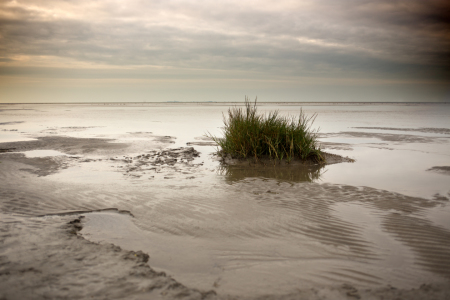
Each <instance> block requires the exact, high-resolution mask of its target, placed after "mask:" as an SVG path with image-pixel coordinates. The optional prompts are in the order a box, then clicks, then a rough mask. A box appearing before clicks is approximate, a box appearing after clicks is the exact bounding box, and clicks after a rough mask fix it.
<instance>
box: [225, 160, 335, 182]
mask: <svg viewBox="0 0 450 300" xmlns="http://www.w3.org/2000/svg"><path fill="white" fill-rule="evenodd" d="M324 167H325V165H310V166H304V165H298V164H297V165H293V166H291V165H284V166H280V165H275V166H273V165H228V164H221V165H220V166H219V167H218V169H217V173H218V174H219V175H222V176H224V177H225V181H226V182H227V183H229V184H232V183H235V182H238V181H241V180H243V179H246V178H252V177H256V178H270V179H276V180H278V181H289V182H305V181H306V182H316V181H318V180H320V177H321V176H322V175H323V174H324V173H325V172H326V170H324Z"/></svg>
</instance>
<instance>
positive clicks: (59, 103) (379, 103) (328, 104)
mask: <svg viewBox="0 0 450 300" xmlns="http://www.w3.org/2000/svg"><path fill="white" fill-rule="evenodd" d="M186 104H197V105H213V106H215V105H218V106H220V105H237V106H242V105H243V103H242V101H233V102H212V101H211V102H210V101H206V102H192V101H191V102H181V101H180V102H175V101H167V102H158V101H155V102H41V103H33V102H21V103H0V105H108V106H132V105H140V106H152V105H158V106H159V105H186ZM441 104H444V105H450V102H301V101H298V102H264V101H261V102H259V101H258V105H299V106H330V105H337V106H364V105H404V106H410V105H441Z"/></svg>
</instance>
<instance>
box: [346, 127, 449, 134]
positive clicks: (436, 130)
mask: <svg viewBox="0 0 450 300" xmlns="http://www.w3.org/2000/svg"><path fill="white" fill-rule="evenodd" d="M353 128H357V129H376V130H392V131H412V132H424V133H440V134H450V129H449V128H423V127H421V128H394V127H353Z"/></svg>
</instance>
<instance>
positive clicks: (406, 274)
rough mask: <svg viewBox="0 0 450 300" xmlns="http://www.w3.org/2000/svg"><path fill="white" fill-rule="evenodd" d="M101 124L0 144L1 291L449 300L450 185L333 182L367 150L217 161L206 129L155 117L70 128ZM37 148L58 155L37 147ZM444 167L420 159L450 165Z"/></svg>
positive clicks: (0, 294)
mask: <svg viewBox="0 0 450 300" xmlns="http://www.w3.org/2000/svg"><path fill="white" fill-rule="evenodd" d="M17 120H20V119H17ZM145 120H147V116H145ZM6 123H8V124H6ZM6 123H5V122H4V124H0V125H14V124H18V122H16V123H15V122H6ZM80 124H81V123H80ZM143 124H144V123H143ZM81 125H86V124H81ZM87 125H91V124H90V123H89V124H87ZM96 125H98V124H97V123H96ZM100 125H101V124H100ZM100 127H101V126H98V127H96V126H62V127H57V126H50V127H48V128H46V129H43V130H41V131H40V132H39V134H37V135H30V136H32V137H33V138H35V140H32V141H23V142H10V143H0V152H1V154H0V299H2V300H3V299H325V300H326V299H380V300H381V299H387V300H390V299H392V300H394V299H418V300H423V299H449V298H450V288H449V287H450V285H449V283H450V271H449V270H450V242H449V241H450V224H449V223H448V218H447V219H446V218H445V216H446V215H445V211H444V212H442V211H441V210H442V208H446V207H447V206H448V201H449V200H448V199H449V197H450V194H447V191H446V190H443V191H440V193H437V192H433V193H435V194H434V197H432V198H430V199H425V198H420V197H417V196H407V195H404V194H402V193H396V192H392V191H387V190H383V189H376V188H372V187H368V186H353V185H348V184H331V183H327V182H323V180H322V178H323V176H324V174H326V173H327V171H328V170H330V169H331V168H332V167H339V166H355V165H356V164H358V160H356V162H355V161H354V160H353V159H351V158H348V157H343V156H339V155H333V154H326V155H327V157H326V159H327V164H316V163H314V162H310V163H304V162H300V161H293V162H291V163H289V164H287V163H285V162H281V163H280V162H279V161H273V160H262V161H259V162H252V161H248V160H247V161H236V160H231V159H227V158H226V159H225V160H220V159H219V157H217V156H214V155H210V154H205V150H204V149H208V148H207V147H211V146H213V145H212V142H211V141H210V140H208V139H205V138H203V137H199V138H192V137H191V138H189V139H187V138H186V139H185V140H183V144H181V143H179V142H178V140H177V139H176V138H175V137H174V136H169V135H156V134H154V133H152V132H151V131H153V129H152V128H150V127H149V128H148V130H149V131H147V129H142V130H143V131H139V132H134V131H133V129H131V130H130V129H127V130H126V131H124V132H123V133H121V134H116V135H114V136H113V135H108V134H106V133H105V134H104V135H103V136H101V135H98V136H97V137H96V138H92V137H91V138H80V137H69V136H62V135H61V134H65V133H78V132H81V133H83V134H84V133H85V132H89V130H91V129H95V128H100ZM137 128H142V127H137ZM360 129H361V128H360ZM366 129H377V130H383V128H378V127H370V128H369V127H367V128H366ZM398 129H399V128H397V127H392V128H390V127H389V128H384V130H398ZM128 131H129V132H128ZM403 131H405V130H403ZM406 131H410V133H413V131H415V132H423V133H439V134H448V132H447V131H446V129H445V128H426V127H423V128H422V127H421V128H411V130H406ZM43 134H44V135H45V136H42V135H43ZM169 134H173V133H169ZM200 134H201V133H200ZM322 137H325V138H326V137H350V138H376V139H379V140H381V141H382V142H384V144H386V145H392V144H396V143H400V144H402V143H403V144H406V143H435V144H445V143H448V137H429V136H418V135H413V134H400V135H399V134H389V133H370V132H350V131H348V132H341V133H336V134H324V135H323V136H322ZM186 142H187V145H186V146H185V143H186ZM177 143H178V144H177ZM175 144H176V145H175ZM323 144H324V148H326V149H334V150H338V151H337V152H338V153H341V154H342V153H343V152H339V151H341V150H342V151H352V149H357V148H356V147H355V145H352V144H347V143H339V142H337V143H330V142H324V143H323ZM378 144H379V143H378ZM34 150H39V151H47V150H54V151H59V152H61V153H62V155H53V154H52V155H48V156H45V155H42V156H36V157H31V156H27V152H29V151H34ZM211 151H212V150H211ZM344 153H345V155H346V153H347V152H344ZM352 162H354V164H347V163H352ZM338 163H342V164H339V165H337V164H338ZM432 166H433V167H432ZM427 168H429V169H427ZM448 168H449V167H448V166H446V165H445V162H444V163H442V162H435V163H433V164H429V165H428V166H425V167H421V170H423V172H424V173H426V174H429V176H435V177H439V178H445V176H447V175H449V174H450V173H449V170H448ZM425 170H427V171H429V172H425ZM433 173H436V174H433ZM433 178H434V177H433ZM431 195H433V194H431ZM432 214H436V216H434V215H432ZM442 216H444V217H442ZM438 217H439V218H438Z"/></svg>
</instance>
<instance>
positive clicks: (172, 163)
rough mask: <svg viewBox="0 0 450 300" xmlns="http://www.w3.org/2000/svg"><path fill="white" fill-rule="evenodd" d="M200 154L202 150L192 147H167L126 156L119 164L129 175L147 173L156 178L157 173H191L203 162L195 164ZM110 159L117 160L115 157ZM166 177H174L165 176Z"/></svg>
mask: <svg viewBox="0 0 450 300" xmlns="http://www.w3.org/2000/svg"><path fill="white" fill-rule="evenodd" d="M199 156H200V152H198V151H196V150H195V149H194V148H192V147H181V148H174V149H165V150H162V151H150V152H148V153H145V154H140V155H137V156H134V157H131V156H124V157H123V159H120V160H119V161H120V162H122V163H125V164H124V165H121V166H119V167H118V168H119V169H120V172H122V173H123V174H124V175H127V176H133V177H138V178H139V177H141V176H142V175H143V174H147V175H149V176H150V178H154V175H155V174H157V173H163V174H170V173H173V172H175V173H186V174H191V173H190V172H192V169H195V168H197V167H198V166H200V165H201V164H193V163H192V162H193V161H194V159H195V158H197V157H199ZM110 160H114V161H117V159H115V158H110ZM164 178H165V179H169V178H172V177H170V176H164Z"/></svg>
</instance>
